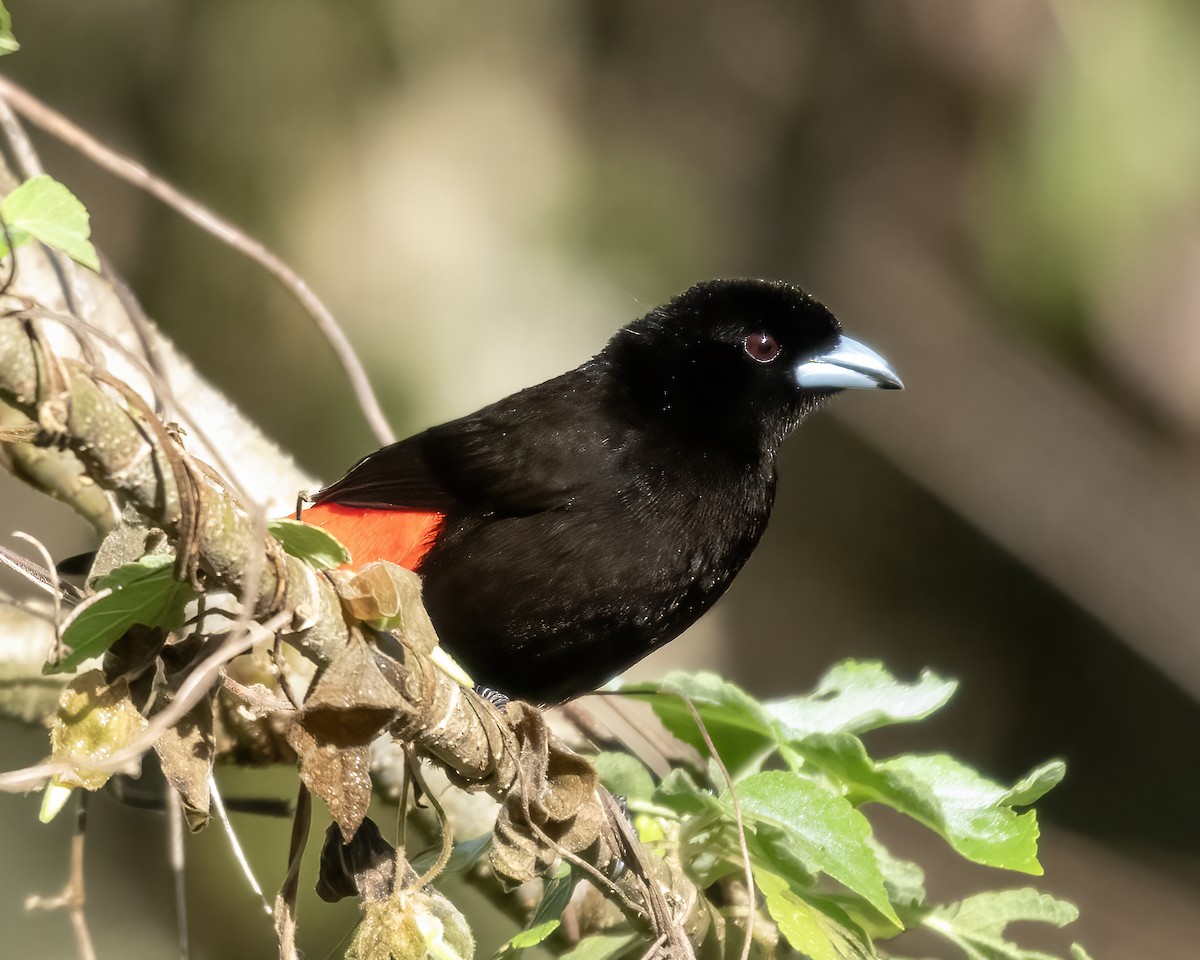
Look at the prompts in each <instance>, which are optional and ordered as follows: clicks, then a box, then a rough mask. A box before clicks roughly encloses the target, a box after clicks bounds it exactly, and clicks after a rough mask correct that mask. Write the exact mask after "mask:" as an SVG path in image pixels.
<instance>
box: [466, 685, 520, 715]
mask: <svg viewBox="0 0 1200 960" xmlns="http://www.w3.org/2000/svg"><path fill="white" fill-rule="evenodd" d="M475 693H476V694H477V695H478V696H480V697H482V698H483V699H484V700H486V701H487V702H488V703H490V704H491V705H492V706H493V707H495V708H496V709H497V710H503V709H504V708H505V707H507V706H508V705H509V703H511V702H512V697H510V696H509V695H508V694H506V693H501V692H500V691H499V690H495V689H493V688H492V687H485V686H484V685H483V684H482V683H477V684H475Z"/></svg>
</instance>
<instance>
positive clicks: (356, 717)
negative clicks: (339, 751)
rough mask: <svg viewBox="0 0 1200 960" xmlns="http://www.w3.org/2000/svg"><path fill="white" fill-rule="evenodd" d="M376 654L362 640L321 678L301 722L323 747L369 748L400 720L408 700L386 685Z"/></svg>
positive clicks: (348, 647) (351, 644) (355, 640)
mask: <svg viewBox="0 0 1200 960" xmlns="http://www.w3.org/2000/svg"><path fill="white" fill-rule="evenodd" d="M375 657H376V652H375V650H374V648H372V647H371V646H370V645H369V644H368V643H367V642H366V641H365V640H363V639H362V638H361V637H360V636H358V635H352V636H351V638H350V640H349V642H348V643H347V644H346V646H345V647H344V648H343V649H342V651H341V652H340V653H339V654H338V655H337V656H336V657H335V658H334V660H333V662H332V663H330V665H329V666H328V667H327V668H326V669H325V671H324V672H323V673H322V674H321V675H320V677H318V678H317V682H316V683H315V684H314V685H313V689H312V691H311V692H310V693H309V695H308V697H307V698H306V699H305V701H304V711H303V713H302V714H301V718H300V722H301V723H302V724H303V725H304V728H305V729H306V730H307V731H308V732H309V733H310V734H311V735H312V736H314V737H316V738H317V739H318V740H319V741H321V742H322V743H328V744H334V745H336V746H339V747H350V746H360V745H363V744H368V743H370V742H371V741H372V740H374V739H375V737H376V736H377V735H378V734H379V731H380V730H382V729H383V728H384V727H385V726H387V724H388V723H390V722H391V721H392V720H393V719H394V718H395V716H396V713H397V711H398V710H399V709H400V707H401V706H403V704H404V701H403V699H401V697H400V695H399V694H398V693H397V692H396V690H395V688H394V687H393V686H392V685H391V684H390V683H388V682H387V680H386V679H385V678H384V675H383V673H382V672H381V671H380V669H379V664H378V663H377V662H376V659H375Z"/></svg>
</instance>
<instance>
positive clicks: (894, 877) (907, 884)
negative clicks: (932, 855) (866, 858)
mask: <svg viewBox="0 0 1200 960" xmlns="http://www.w3.org/2000/svg"><path fill="white" fill-rule="evenodd" d="M867 843H869V844H870V846H871V849H872V850H874V851H875V858H876V859H877V860H878V861H879V869H880V870H881V871H883V884H884V886H885V887H886V888H887V893H888V900H890V901H891V902H892V903H893V904H894V905H895V906H897V907H906V908H908V909H915V908H918V907H922V906H924V905H925V871H924V870H922V869H921V868H920V866H919V865H917V864H915V863H913V862H912V861H911V860H899V859H897V858H896V857H893V856H892V854H891V852H890V851H888V849H887V848H886V847H884V845H883V844H882V843H880V842H879V841H878V840H876V839H875V838H874V837H868V838H867Z"/></svg>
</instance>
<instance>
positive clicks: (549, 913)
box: [496, 863, 575, 957]
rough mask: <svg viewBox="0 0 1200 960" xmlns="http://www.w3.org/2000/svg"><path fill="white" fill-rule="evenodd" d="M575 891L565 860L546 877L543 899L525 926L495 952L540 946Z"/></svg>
mask: <svg viewBox="0 0 1200 960" xmlns="http://www.w3.org/2000/svg"><path fill="white" fill-rule="evenodd" d="M574 892H575V874H574V871H573V870H572V869H571V865H570V864H569V863H562V864H560V865H559V867H558V871H557V872H556V873H555V874H554V876H553V877H551V878H550V879H549V880H547V881H546V888H545V889H544V890H543V891H542V901H541V903H539V904H538V908H537V910H535V911H534V914H533V916H532V917H531V918H530V920H529V923H528V924H527V925H526V927H525V929H524V930H522V931H520V932H519V933H517V934H516V935H515V936H513V937H512V938H511V939H510V940H509V941H508V942H507V943H505V944H504V945H503V946H502V947H500V949H499V950H497V951H496V956H497V957H501V956H507V955H509V954H512V953H515V952H516V951H517V950H524V949H525V948H526V947H533V946H537V944H539V943H541V942H542V941H543V940H545V939H546V938H547V937H548V936H550V934H552V933H553V932H554V931H555V930H557V929H558V927H559V925H560V924H561V923H562V912H563V911H564V910H565V909H566V908H567V904H568V903H570V902H571V894H572V893H574Z"/></svg>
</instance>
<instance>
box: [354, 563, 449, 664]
mask: <svg viewBox="0 0 1200 960" xmlns="http://www.w3.org/2000/svg"><path fill="white" fill-rule="evenodd" d="M334 582H335V583H336V584H337V589H338V593H339V594H340V595H341V597H342V602H343V603H344V604H345V606H346V609H347V610H348V611H349V613H350V614H351V616H353V617H354V618H355V619H357V620H361V621H362V622H363V623H366V624H368V625H370V626H372V627H375V628H376V629H378V630H398V631H400V632H401V633H403V634H404V638H405V640H407V641H408V644H409V646H411V647H412V648H413V649H414V650H417V651H418V652H420V653H425V654H428V653H429V652H431V651H432V650H433V648H434V647H436V646H437V643H438V639H437V633H436V632H435V631H434V629H433V624H432V623H431V622H430V620H429V614H428V613H426V612H425V605H424V604H423V603H422V602H421V578H420V577H419V576H417V575H416V574H415V573H413V572H412V571H411V570H405V569H404V568H403V567H398V566H396V564H394V563H387V562H385V561H381V560H380V561H376V562H374V563H368V564H367V565H366V566H364V567H363V568H362V570H360V571H359V572H358V573H356V574H349V573H341V574H335V575H334Z"/></svg>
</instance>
